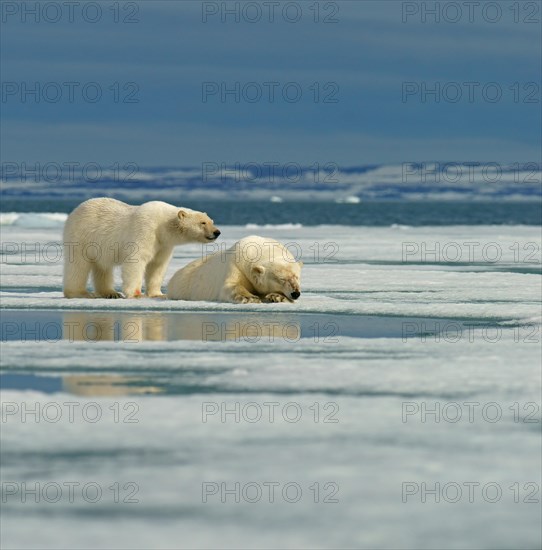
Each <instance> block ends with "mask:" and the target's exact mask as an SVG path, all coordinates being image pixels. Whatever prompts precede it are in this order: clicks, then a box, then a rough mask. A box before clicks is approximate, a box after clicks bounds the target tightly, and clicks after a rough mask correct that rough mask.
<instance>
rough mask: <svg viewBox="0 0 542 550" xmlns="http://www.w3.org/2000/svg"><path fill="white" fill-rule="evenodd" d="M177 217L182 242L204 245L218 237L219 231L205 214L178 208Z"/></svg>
mask: <svg viewBox="0 0 542 550" xmlns="http://www.w3.org/2000/svg"><path fill="white" fill-rule="evenodd" d="M177 217H178V220H179V224H180V229H181V233H182V237H183V240H187V241H192V242H198V243H205V242H209V241H214V240H216V239H217V238H218V236H219V235H220V231H219V230H218V229H217V227H216V226H215V224H214V222H213V220H212V219H211V218H210V217H209V216H208V215H207V213H206V212H198V211H197V210H191V209H190V208H180V209H179V211H178V212H177Z"/></svg>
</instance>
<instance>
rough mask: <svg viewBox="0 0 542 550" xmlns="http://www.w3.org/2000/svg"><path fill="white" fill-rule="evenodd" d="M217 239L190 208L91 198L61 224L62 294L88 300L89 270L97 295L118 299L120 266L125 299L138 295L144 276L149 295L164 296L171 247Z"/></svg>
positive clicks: (201, 215) (205, 219) (209, 223)
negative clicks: (117, 270)
mask: <svg viewBox="0 0 542 550" xmlns="http://www.w3.org/2000/svg"><path fill="white" fill-rule="evenodd" d="M219 235H220V231H219V230H218V229H217V228H216V227H215V226H214V224H213V220H211V218H209V216H207V214H205V213H203V212H197V211H195V210H190V208H178V207H176V206H172V205H171V204H167V203H165V202H159V201H153V202H147V203H145V204H142V205H141V206H130V205H129V204H126V203H124V202H121V201H118V200H115V199H110V198H97V199H90V200H88V201H85V202H84V203H82V204H80V205H79V206H78V207H77V208H76V209H75V210H74V211H73V212H72V213H71V214H70V215H69V216H68V219H67V220H66V225H65V226H64V296H66V298H92V297H93V295H92V294H90V293H89V292H88V291H87V279H88V275H89V273H90V272H91V271H92V278H93V281H94V287H95V291H96V292H95V294H96V295H97V296H99V297H101V298H121V297H122V294H121V293H120V292H117V291H116V290H115V289H114V287H113V267H114V266H116V265H120V266H122V291H123V293H124V296H125V297H126V298H132V297H138V296H141V284H142V280H143V277H145V286H146V289H145V290H146V294H147V296H149V297H151V298H152V297H162V296H164V295H163V294H162V291H161V285H162V281H163V278H164V274H165V271H166V268H167V266H168V263H169V260H170V258H171V255H172V253H173V247H174V246H176V245H179V244H187V243H205V242H209V241H214V240H215V239H216V238H217V237H218V236H219Z"/></svg>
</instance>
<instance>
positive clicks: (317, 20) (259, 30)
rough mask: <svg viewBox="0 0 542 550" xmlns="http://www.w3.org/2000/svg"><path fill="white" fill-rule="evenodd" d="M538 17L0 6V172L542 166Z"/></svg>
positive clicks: (358, 7)
mask: <svg viewBox="0 0 542 550" xmlns="http://www.w3.org/2000/svg"><path fill="white" fill-rule="evenodd" d="M35 4H38V8H39V10H38V11H39V14H38V15H35V14H34V13H33V11H32V10H34V9H35ZM46 5H47V6H48V7H47V11H45V9H44V7H45V6H46ZM96 6H98V7H99V10H100V11H98V8H97V7H96ZM495 6H497V7H495ZM541 6H542V4H540V3H539V2H519V3H518V2H507V1H504V2H498V3H496V2H489V3H488V2H483V1H480V2H474V3H469V2H440V3H436V7H437V12H438V15H435V14H434V12H432V9H434V7H435V2H396V1H386V0H380V1H364V0H352V1H337V2H327V1H323V2H314V1H297V2H265V1H264V2H262V1H260V2H236V1H234V2H200V1H198V2H193V1H183V0H171V1H153V0H146V1H137V2H122V1H120V2H113V1H108V0H104V1H99V2H84V1H78V2H73V3H72V4H71V5H68V3H66V2H64V1H60V2H54V1H53V2H51V1H49V2H41V3H40V2H35V1H32V2H18V1H17V2H15V1H6V0H2V1H1V7H2V10H1V15H2V20H1V26H2V28H1V30H2V32H1V38H0V46H1V52H0V59H1V79H2V97H1V103H0V107H1V115H2V123H1V134H0V137H1V151H0V152H1V157H2V158H1V161H2V162H3V163H5V162H26V163H30V164H31V163H35V162H40V163H46V162H58V163H66V162H68V163H69V162H79V163H84V162H97V163H103V164H104V165H105V164H114V163H119V164H120V165H123V164H125V163H129V162H135V163H137V164H138V165H139V166H198V165H200V164H202V163H204V162H217V163H222V162H223V163H225V164H228V165H233V164H234V163H236V162H240V163H247V162H258V163H265V162H279V163H286V162H296V163H300V164H305V165H311V164H313V163H316V162H319V163H326V162H335V163H337V164H339V165H340V166H359V165H365V164H375V163H376V164H383V163H401V162H422V161H428V160H442V161H455V162H467V161H468V162H472V161H479V162H484V161H499V162H510V163H513V162H533V161H534V162H540V161H541V158H540V155H541V153H540V151H541V127H542V119H541V106H540V82H541V49H542V43H541V28H542V27H541V25H540V19H541V16H542V13H541V12H542V9H541ZM271 9H273V10H274V20H273V21H270V19H271V16H270V10H271ZM36 17H39V21H36ZM437 18H438V20H436V19H437ZM57 19H58V21H56V20H57ZM236 86H237V88H236ZM32 90H35V91H36V93H32ZM236 90H238V91H236ZM271 90H272V91H273V94H274V95H273V97H272V98H271V96H270V93H271ZM431 90H433V93H431ZM435 90H436V91H435ZM228 91H229V93H228ZM100 94H101V95H100ZM458 94H461V95H458ZM499 94H500V97H499Z"/></svg>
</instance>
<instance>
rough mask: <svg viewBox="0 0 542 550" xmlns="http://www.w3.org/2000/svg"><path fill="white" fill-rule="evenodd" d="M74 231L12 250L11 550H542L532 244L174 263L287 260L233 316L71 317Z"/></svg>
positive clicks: (299, 244) (85, 308)
mask: <svg viewBox="0 0 542 550" xmlns="http://www.w3.org/2000/svg"><path fill="white" fill-rule="evenodd" d="M62 220H63V218H62V216H57V217H55V216H48V217H47V219H46V222H44V223H41V224H40V223H38V222H37V221H36V220H34V221H33V222H28V223H21V222H20V223H16V224H9V223H7V224H6V225H4V226H3V227H2V253H3V254H2V289H1V307H2V310H1V314H2V323H1V325H2V374H1V376H2V410H1V412H2V424H1V431H2V447H1V453H2V472H1V481H2V499H3V502H2V509H3V520H2V526H1V527H2V528H1V543H2V546H3V547H7V548H15V547H17V548H32V547H36V544H38V545H39V547H40V548H90V547H101V548H364V549H375V548H382V549H384V548H386V549H388V548H405V549H406V548H409V549H410V548H469V549H472V548H538V547H540V544H541V533H540V483H541V480H540V462H541V448H540V425H541V424H540V384H541V359H540V357H541V355H540V298H541V296H540V245H541V242H540V230H539V228H538V227H532V226H448V227H446V226H444V227H418V228H412V227H397V226H396V227H388V228H371V227H363V228H360V227H346V226H327V227H326V226H320V227H300V226H297V225H289V226H283V227H265V228H262V227H257V226H251V227H249V228H247V227H233V226H230V227H221V229H222V230H223V237H224V239H223V240H222V241H221V243H216V245H215V246H208V247H206V248H205V249H204V250H202V248H201V247H200V246H196V245H194V246H185V247H181V248H178V249H177V250H176V252H175V255H174V258H173V260H172V262H171V265H170V267H169V270H168V274H167V276H166V280H168V279H169V277H171V275H172V274H173V272H174V271H175V270H176V269H178V268H179V267H181V266H183V265H185V264H186V263H187V262H188V261H190V260H191V259H194V258H196V257H199V256H200V255H201V254H202V252H205V251H207V252H211V251H214V250H216V249H217V247H218V246H222V247H224V248H226V247H228V246H230V245H231V244H232V243H233V242H235V241H236V240H238V239H239V238H240V237H242V236H245V235H247V234H249V233H253V234H262V235H264V236H269V237H271V238H275V239H278V240H280V241H282V242H284V243H292V245H291V250H292V251H294V252H296V254H297V255H298V256H299V257H300V258H301V259H302V260H303V261H304V262H305V267H304V269H303V277H302V287H303V289H302V290H303V292H302V296H301V298H300V300H299V301H298V302H296V303H295V304H262V305H256V304H250V305H232V304H211V303H203V302H193V303H187V302H171V301H163V300H149V299H141V300H130V301H127V300H115V301H108V300H65V299H64V298H63V297H62V294H61V278H62V259H61V257H60V256H59V248H58V243H59V242H60V239H61V229H62ZM23 221H24V220H23ZM221 239H222V237H221ZM465 243H471V244H465ZM472 243H478V244H472ZM32 409H33V410H35V411H37V412H36V413H32V412H31V410H32ZM431 411H433V412H431ZM36 419H39V420H40V421H39V422H36ZM23 483H25V484H26V486H23V485H22V484H23ZM48 484H49V485H48ZM70 484H71V485H70ZM87 484H88V485H87ZM70 487H71V488H72V489H71V490H70ZM35 488H37V489H38V494H39V497H36V495H35V494H34V493H30V492H28V491H29V490H30V489H35ZM59 489H60V493H59V492H58V490H59ZM25 490H26V491H27V493H26V494H25V497H24V498H23V493H24V492H25ZM435 490H436V494H435V492H431V491H435ZM71 491H72V492H71ZM57 497H58V501H56V499H57ZM36 500H39V502H36ZM92 501H94V502H92Z"/></svg>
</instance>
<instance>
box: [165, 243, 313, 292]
mask: <svg viewBox="0 0 542 550" xmlns="http://www.w3.org/2000/svg"><path fill="white" fill-rule="evenodd" d="M302 265H303V264H302V263H301V262H296V261H295V258H294V257H293V256H292V254H290V252H289V251H288V250H287V249H286V248H285V247H284V246H283V245H282V244H280V243H279V242H277V241H275V240H274V239H268V238H264V237H257V236H250V237H245V238H244V239H241V240H240V241H238V242H237V243H235V245H233V246H232V247H231V248H230V249H228V250H227V251H226V252H216V253H215V254H211V255H210V256H207V257H205V258H203V259H200V260H195V261H193V262H191V263H189V264H188V265H187V266H185V267H183V268H182V269H180V270H179V271H177V272H176V273H175V275H173V277H172V279H171V281H169V283H168V287H167V297H168V298H170V299H172V300H204V301H213V302H237V303H247V302H291V301H293V300H292V293H298V294H299V293H300V282H299V277H300V274H301V266H302Z"/></svg>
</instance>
